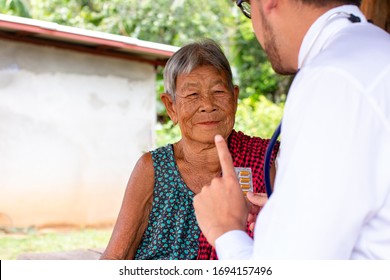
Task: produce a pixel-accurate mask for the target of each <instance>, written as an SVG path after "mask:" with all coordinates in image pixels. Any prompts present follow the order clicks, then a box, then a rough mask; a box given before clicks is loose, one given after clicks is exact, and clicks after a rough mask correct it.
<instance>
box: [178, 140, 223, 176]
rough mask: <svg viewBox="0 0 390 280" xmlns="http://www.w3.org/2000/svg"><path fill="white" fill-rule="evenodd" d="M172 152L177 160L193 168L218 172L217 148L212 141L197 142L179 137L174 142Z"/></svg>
mask: <svg viewBox="0 0 390 280" xmlns="http://www.w3.org/2000/svg"><path fill="white" fill-rule="evenodd" d="M174 154H175V158H176V160H177V161H181V162H182V163H183V164H186V165H187V164H189V165H191V166H192V167H193V168H194V169H195V170H198V169H201V170H204V171H206V172H215V173H217V172H220V171H221V166H220V163H219V158H218V153H217V148H216V147H215V144H214V143H212V144H211V143H199V142H193V141H188V140H184V139H181V140H180V141H179V142H177V143H176V144H174Z"/></svg>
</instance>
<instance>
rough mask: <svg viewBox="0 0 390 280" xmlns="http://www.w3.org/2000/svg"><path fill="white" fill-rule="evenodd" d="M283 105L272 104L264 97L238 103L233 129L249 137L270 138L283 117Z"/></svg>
mask: <svg viewBox="0 0 390 280" xmlns="http://www.w3.org/2000/svg"><path fill="white" fill-rule="evenodd" d="M283 108H284V104H283V103H281V104H279V105H277V104H275V103H273V102H272V101H270V100H269V99H267V98H266V97H265V96H262V95H260V96H257V99H255V98H245V99H243V100H240V101H239V104H238V108H237V113H236V124H235V127H234V128H235V129H236V130H237V131H242V132H244V133H245V134H248V135H251V136H260V137H262V138H271V136H272V134H273V133H274V130H275V129H276V127H277V126H278V124H279V122H280V121H281V119H282V116H283Z"/></svg>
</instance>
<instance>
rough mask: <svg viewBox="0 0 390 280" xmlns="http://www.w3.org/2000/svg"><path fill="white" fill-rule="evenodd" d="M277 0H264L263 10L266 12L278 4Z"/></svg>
mask: <svg viewBox="0 0 390 280" xmlns="http://www.w3.org/2000/svg"><path fill="white" fill-rule="evenodd" d="M278 4H279V0H265V1H264V4H263V11H264V12H265V13H266V14H267V13H268V12H269V11H271V10H272V9H274V8H275V7H276V6H278Z"/></svg>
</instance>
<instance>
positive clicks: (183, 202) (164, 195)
mask: <svg viewBox="0 0 390 280" xmlns="http://www.w3.org/2000/svg"><path fill="white" fill-rule="evenodd" d="M151 154H152V159H153V166H154V191H153V204H152V210H151V213H150V215H149V223H148V226H147V228H146V231H145V233H144V235H143V237H142V241H141V243H140V246H139V247H138V250H137V252H136V256H135V259H138V260H153V259H154V260H156V259H159V260H189V259H196V257H197V254H198V244H199V242H198V238H199V234H200V229H199V227H198V223H197V221H196V217H195V212H194V208H193V205H192V202H193V198H194V193H193V192H192V191H191V190H190V189H189V188H188V187H187V185H186V184H185V183H184V180H183V179H182V177H181V176H180V173H179V169H178V167H177V164H176V162H175V159H174V156H173V146H172V145H171V144H169V145H167V146H165V147H161V148H158V149H156V150H154V151H151Z"/></svg>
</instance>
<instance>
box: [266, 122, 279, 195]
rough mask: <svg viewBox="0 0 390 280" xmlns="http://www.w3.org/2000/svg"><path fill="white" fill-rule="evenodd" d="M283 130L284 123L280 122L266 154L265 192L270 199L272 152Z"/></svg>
mask: <svg viewBox="0 0 390 280" xmlns="http://www.w3.org/2000/svg"><path fill="white" fill-rule="evenodd" d="M281 128H282V122H280V124H279V125H278V127H277V128H276V130H275V132H274V134H273V135H272V137H271V140H270V141H269V143H268V147H267V151H266V152H265V160H264V179H265V190H266V191H267V196H268V197H270V196H271V194H272V186H271V177H270V169H271V156H272V151H273V149H274V147H275V144H276V140H278V137H279V135H280V131H281Z"/></svg>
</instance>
